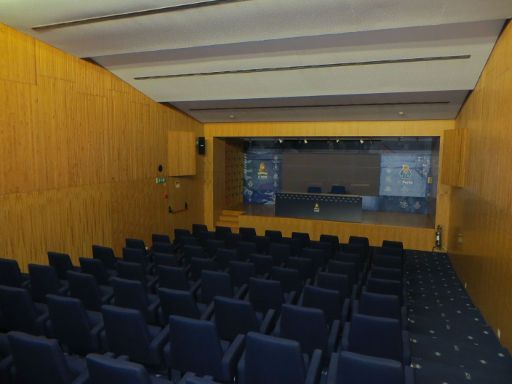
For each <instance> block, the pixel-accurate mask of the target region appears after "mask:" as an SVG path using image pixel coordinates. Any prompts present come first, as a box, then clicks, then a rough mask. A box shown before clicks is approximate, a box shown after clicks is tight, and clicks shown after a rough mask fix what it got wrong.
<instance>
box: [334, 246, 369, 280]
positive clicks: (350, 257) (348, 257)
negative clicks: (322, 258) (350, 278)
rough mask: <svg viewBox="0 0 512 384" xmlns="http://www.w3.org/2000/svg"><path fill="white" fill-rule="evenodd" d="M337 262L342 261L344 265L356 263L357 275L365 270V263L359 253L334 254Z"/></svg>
mask: <svg viewBox="0 0 512 384" xmlns="http://www.w3.org/2000/svg"><path fill="white" fill-rule="evenodd" d="M334 260H335V261H341V262H342V263H354V266H355V269H356V274H357V275H359V274H360V273H361V272H362V269H363V263H362V261H361V256H360V255H359V254H358V253H351V252H343V251H341V252H337V253H335V254H334Z"/></svg>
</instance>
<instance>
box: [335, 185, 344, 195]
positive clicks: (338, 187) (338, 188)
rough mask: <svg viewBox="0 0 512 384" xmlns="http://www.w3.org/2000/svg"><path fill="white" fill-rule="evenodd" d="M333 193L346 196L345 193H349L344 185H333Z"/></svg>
mask: <svg viewBox="0 0 512 384" xmlns="http://www.w3.org/2000/svg"><path fill="white" fill-rule="evenodd" d="M331 193H334V194H338V195H344V194H345V193H347V190H346V189H345V186H344V185H332V186H331Z"/></svg>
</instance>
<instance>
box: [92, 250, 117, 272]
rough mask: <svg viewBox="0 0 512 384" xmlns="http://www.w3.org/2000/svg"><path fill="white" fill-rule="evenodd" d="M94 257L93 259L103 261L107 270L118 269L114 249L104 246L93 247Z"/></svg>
mask: <svg viewBox="0 0 512 384" xmlns="http://www.w3.org/2000/svg"><path fill="white" fill-rule="evenodd" d="M92 257H93V259H99V260H101V261H103V264H104V265H105V268H107V269H116V263H117V259H116V256H115V254H114V250H113V249H112V248H110V247H104V246H102V245H93V246H92Z"/></svg>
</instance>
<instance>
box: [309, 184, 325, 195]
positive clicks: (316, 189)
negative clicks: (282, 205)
mask: <svg viewBox="0 0 512 384" xmlns="http://www.w3.org/2000/svg"><path fill="white" fill-rule="evenodd" d="M307 191H308V193H322V188H321V187H317V186H314V185H310V186H309V187H308V189H307Z"/></svg>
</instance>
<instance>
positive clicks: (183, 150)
mask: <svg viewBox="0 0 512 384" xmlns="http://www.w3.org/2000/svg"><path fill="white" fill-rule="evenodd" d="M168 138H169V141H168V142H169V147H168V167H167V171H168V174H169V176H191V175H195V174H196V135H195V133H194V132H192V131H169V136H168Z"/></svg>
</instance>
